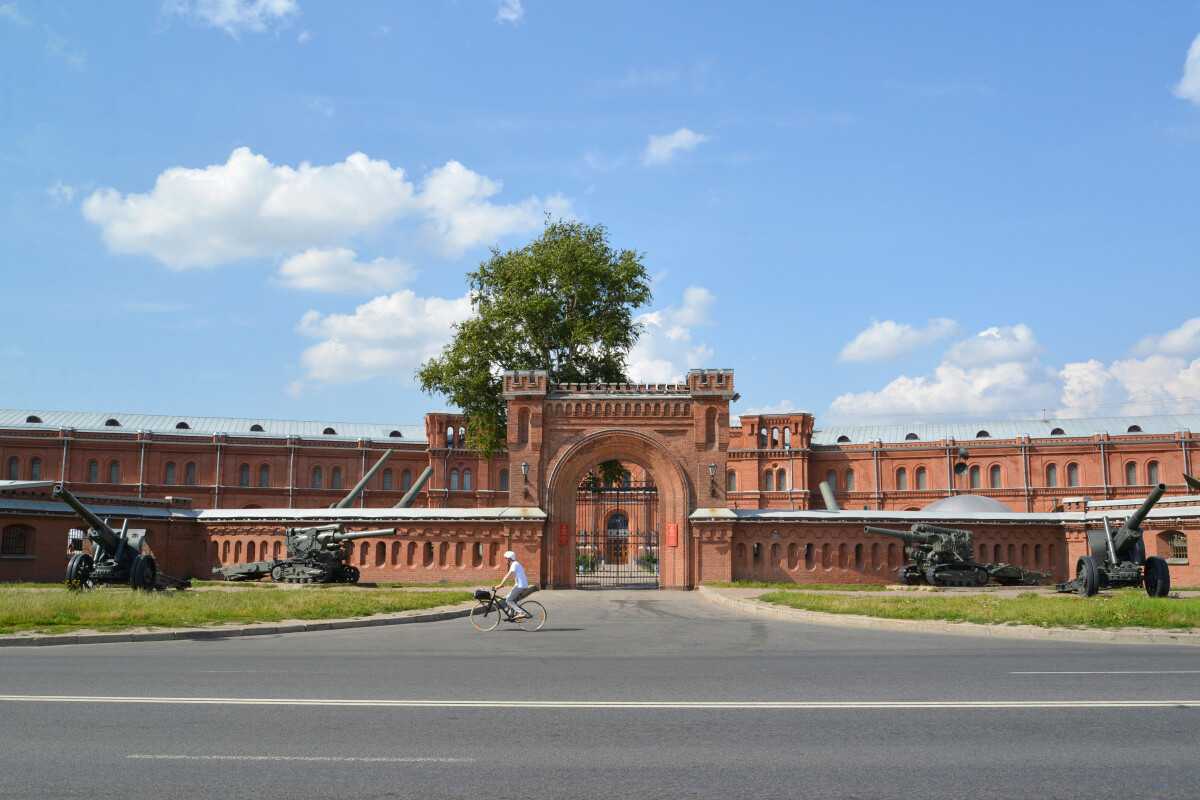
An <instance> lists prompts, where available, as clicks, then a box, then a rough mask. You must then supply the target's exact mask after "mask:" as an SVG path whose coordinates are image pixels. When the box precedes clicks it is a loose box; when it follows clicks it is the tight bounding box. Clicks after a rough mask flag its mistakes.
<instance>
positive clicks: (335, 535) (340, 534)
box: [317, 528, 396, 544]
mask: <svg viewBox="0 0 1200 800" xmlns="http://www.w3.org/2000/svg"><path fill="white" fill-rule="evenodd" d="M395 533H396V529H395V528H380V529H379V530H373V531H322V532H321V533H318V534H317V541H318V542H320V543H321V544H337V543H338V542H345V541H349V540H352V539H369V538H370V537H372V536H394V535H395Z"/></svg>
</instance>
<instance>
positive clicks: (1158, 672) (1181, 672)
mask: <svg viewBox="0 0 1200 800" xmlns="http://www.w3.org/2000/svg"><path fill="white" fill-rule="evenodd" d="M1008 674H1009V675H1200V669H1114V670H1090V671H1085V670H1075V671H1070V672H1068V671H1066V670H1060V671H1055V672H1010V673H1008Z"/></svg>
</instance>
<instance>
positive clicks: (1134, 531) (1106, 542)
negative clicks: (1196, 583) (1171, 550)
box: [1054, 483, 1171, 597]
mask: <svg viewBox="0 0 1200 800" xmlns="http://www.w3.org/2000/svg"><path fill="white" fill-rule="evenodd" d="M1166 491H1167V485H1166V484H1165V483H1160V484H1159V485H1158V486H1155V487H1154V489H1153V490H1152V491H1151V492H1150V495H1149V496H1148V497H1147V498H1146V499H1145V500H1144V501H1142V504H1141V506H1139V507H1138V509H1137V511H1134V512H1133V513H1132V514H1130V515H1129V518H1128V519H1127V520H1125V524H1124V525H1122V526H1121V529H1120V530H1118V531H1117V532H1116V533H1113V530H1112V525H1111V524H1110V523H1109V521H1108V517H1104V528H1103V530H1099V529H1088V531H1087V540H1088V549H1089V550H1090V552H1091V555H1086V556H1081V557H1080V559H1079V561H1077V562H1076V563H1075V578H1074V580H1070V581H1067V582H1066V583H1056V584H1054V590H1055V591H1056V592H1078V593H1079V594H1081V595H1083V596H1084V597H1092V596H1094V595H1095V594H1096V593H1097V592H1099V591H1100V590H1101V589H1118V588H1122V587H1127V586H1144V587H1145V588H1146V594H1148V595H1150V596H1151V597H1166V596H1167V594H1168V593H1169V592H1170V591H1171V572H1170V570H1169V569H1168V567H1167V562H1166V561H1165V560H1164V559H1162V558H1159V557H1158V556H1150V557H1149V558H1147V557H1146V543H1145V541H1143V539H1142V529H1141V525H1142V522H1143V521H1144V520H1145V519H1146V515H1147V514H1149V513H1150V509H1152V508H1154V505H1155V504H1156V503H1157V502H1158V501H1159V500H1160V499H1162V496H1163V495H1164V494H1166Z"/></svg>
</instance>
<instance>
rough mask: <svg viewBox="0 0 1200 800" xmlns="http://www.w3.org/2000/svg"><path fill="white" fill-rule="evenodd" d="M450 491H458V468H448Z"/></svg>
mask: <svg viewBox="0 0 1200 800" xmlns="http://www.w3.org/2000/svg"><path fill="white" fill-rule="evenodd" d="M450 491H452V492H455V491H458V470H456V469H452V470H450Z"/></svg>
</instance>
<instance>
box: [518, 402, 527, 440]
mask: <svg viewBox="0 0 1200 800" xmlns="http://www.w3.org/2000/svg"><path fill="white" fill-rule="evenodd" d="M517 444H518V445H520V446H521V447H525V446H526V445H528V444H529V409H528V408H522V409H521V410H520V412H518V414H517Z"/></svg>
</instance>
